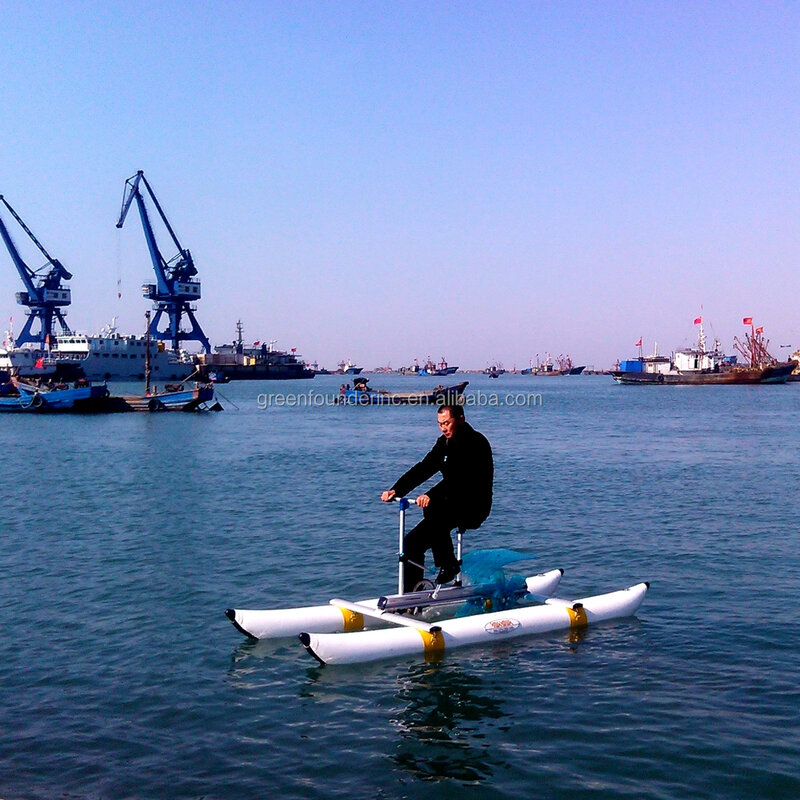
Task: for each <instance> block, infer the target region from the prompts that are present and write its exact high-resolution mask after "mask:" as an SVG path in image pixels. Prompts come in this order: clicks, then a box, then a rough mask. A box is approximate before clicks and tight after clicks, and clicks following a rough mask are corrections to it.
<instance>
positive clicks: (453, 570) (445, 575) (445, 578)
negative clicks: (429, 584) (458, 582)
mask: <svg viewBox="0 0 800 800" xmlns="http://www.w3.org/2000/svg"><path fill="white" fill-rule="evenodd" d="M458 573H459V566H458V564H453V565H452V566H449V567H442V568H441V569H440V570H439V574H438V575H437V576H436V584H437V586H441V585H442V584H443V583H450V581H452V580H454V579H455V578H456V577H457V576H458Z"/></svg>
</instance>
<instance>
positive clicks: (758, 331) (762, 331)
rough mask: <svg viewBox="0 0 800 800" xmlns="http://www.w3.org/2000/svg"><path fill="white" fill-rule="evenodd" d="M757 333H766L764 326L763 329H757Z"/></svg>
mask: <svg viewBox="0 0 800 800" xmlns="http://www.w3.org/2000/svg"><path fill="white" fill-rule="evenodd" d="M756 333H764V328H763V326H762V327H760V328H756Z"/></svg>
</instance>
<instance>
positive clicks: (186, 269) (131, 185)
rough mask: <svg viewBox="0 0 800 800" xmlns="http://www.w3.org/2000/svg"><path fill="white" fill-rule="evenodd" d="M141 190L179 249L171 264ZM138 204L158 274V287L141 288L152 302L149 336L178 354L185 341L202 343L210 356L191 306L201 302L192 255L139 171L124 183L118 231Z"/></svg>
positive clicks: (156, 283) (154, 266)
mask: <svg viewBox="0 0 800 800" xmlns="http://www.w3.org/2000/svg"><path fill="white" fill-rule="evenodd" d="M141 186H144V188H145V189H146V190H147V194H149V195H150V199H151V200H152V202H153V205H154V206H155V208H156V210H157V211H158V213H159V215H160V216H161V219H162V221H163V222H164V226H165V227H166V229H167V231H168V232H169V235H170V236H171V237H172V241H173V242H174V243H175V246H176V247H177V248H178V252H177V254H176V255H174V256H173V257H172V258H171V259H170V260H169V261H167V260H166V259H165V258H164V256H162V255H161V251H160V250H159V249H158V242H157V241H156V236H155V233H154V231H153V226H152V224H151V223H150V216H149V214H148V213H147V206H146V205H145V201H144V196H143V194H142V191H141V188H140V187H141ZM134 199H135V200H136V205H137V206H138V207H139V216H140V217H141V219H142V227H143V228H144V236H145V239H146V240H147V248H148V250H149V251H150V258H151V260H152V262H153V269H154V270H155V274H156V282H155V283H145V284H143V285H142V294H143V295H144V296H145V297H148V298H150V299H151V300H152V301H153V308H154V309H155V312H156V313H155V316H154V317H153V320H152V322H150V328H149V331H150V335H151V336H152V337H153V338H154V339H160V340H167V341H170V342H171V343H172V348H173V349H174V350H178V349H179V348H180V346H181V342H182V341H192V342H200V343H201V344H202V346H203V349H204V350H205V352H206V353H210V352H211V344H210V343H209V341H208V338H207V337H206V335H205V333H203V329H202V328H201V327H200V323H199V322H198V321H197V319H196V318H195V315H194V310H195V309H194V308H193V307H192V305H191V303H192V302H193V301H195V300H199V299H200V281H199V280H196V279H194V276H195V275H197V267H195V265H194V261H193V260H192V254H191V253H190V252H189V251H188V250H187V249H184V248H183V247H181V243H180V242H179V241H178V237H177V236H176V235H175V231H173V230H172V226H171V225H170V224H169V220H168V219H167V217H166V215H165V214H164V211H163V210H162V208H161V205H160V204H159V202H158V200H157V199H156V196H155V194H154V193H153V190H152V188H151V187H150V184H149V183H148V182H147V178H145V177H144V172H142V170H139V171H138V172H137V173H136V174H135V175H134V176H133V177H131V178H128V180H127V181H125V190H124V193H123V196H122V210H121V211H120V215H119V220H118V221H117V227H118V228H121V227H122V225H123V224H124V222H125V217H126V216H127V215H128V210H129V209H130V207H131V203H132V202H133V201H134ZM165 314H166V316H167V318H168V319H169V327H168V328H165V329H164V330H163V331H159V329H158V325H159V321H160V320H161V317H162V316H163V315H165ZM184 317H185V318H186V319H187V320H188V321H189V323H191V329H190V330H188V331H184V330H182V329H181V322H182V321H183V318H184Z"/></svg>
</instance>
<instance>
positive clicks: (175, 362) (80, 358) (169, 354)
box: [7, 323, 196, 381]
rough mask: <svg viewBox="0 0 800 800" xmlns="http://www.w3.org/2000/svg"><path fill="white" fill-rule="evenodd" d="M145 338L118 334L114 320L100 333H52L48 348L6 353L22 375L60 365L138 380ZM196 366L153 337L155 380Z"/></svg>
mask: <svg viewBox="0 0 800 800" xmlns="http://www.w3.org/2000/svg"><path fill="white" fill-rule="evenodd" d="M146 338H147V337H145V336H144V335H140V336H137V335H135V334H119V333H117V331H116V328H115V327H114V325H113V323H112V325H111V326H109V327H107V328H105V329H104V330H103V331H101V332H100V333H99V334H97V335H92V336H90V335H87V334H81V333H70V334H63V335H60V336H53V338H52V341H51V342H50V346H49V347H45V348H42V347H35V346H31V345H23V346H21V347H13V348H9V349H8V351H7V356H8V359H9V361H10V363H11V365H12V366H13V367H14V369H15V370H16V371H17V374H18V375H20V376H21V377H43V376H47V375H52V374H54V373H55V372H56V371H57V370H58V369H59V367H60V368H63V367H76V368H79V369H80V370H82V371H83V374H84V375H85V377H86V378H87V379H88V380H90V381H137V380H142V379H143V378H144V371H145V352H146V349H147V344H146ZM195 369H196V368H195V364H194V363H193V362H192V359H191V357H190V356H188V355H187V354H186V353H184V352H183V351H178V352H176V351H173V350H167V349H165V348H164V344H163V342H157V341H156V340H154V339H152V338H151V339H150V372H151V375H152V377H153V380H161V381H182V380H186V378H188V377H189V376H190V375H191V374H192V373H193V372H195Z"/></svg>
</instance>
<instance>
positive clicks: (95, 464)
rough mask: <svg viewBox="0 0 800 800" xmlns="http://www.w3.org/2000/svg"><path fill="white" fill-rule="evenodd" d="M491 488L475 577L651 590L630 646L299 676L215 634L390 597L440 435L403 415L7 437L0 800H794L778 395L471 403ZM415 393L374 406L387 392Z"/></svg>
mask: <svg viewBox="0 0 800 800" xmlns="http://www.w3.org/2000/svg"><path fill="white" fill-rule="evenodd" d="M468 377H470V379H471V381H472V385H471V388H472V389H476V388H477V389H481V390H482V391H484V392H485V393H487V394H488V393H491V392H496V393H497V394H498V396H499V399H502V397H503V395H504V394H505V393H506V392H508V391H513V392H514V393H516V392H532V393H540V394H541V405H529V406H515V407H509V406H505V407H495V406H486V407H480V408H469V409H468V417H469V419H470V421H471V422H473V423H474V425H475V426H476V427H477V428H478V429H479V430H481V431H483V432H484V433H485V434H486V435H487V436H488V437H489V439H490V440H491V442H492V444H493V447H494V451H495V458H496V464H497V481H496V487H495V490H496V491H495V498H496V499H495V507H494V511H493V515H492V518H491V519H490V521H489V522H488V523H486V525H485V526H484V527H483V528H482V529H481V530H480V531H479V532H478V533H476V534H474V535H473V536H472V537H471V539H470V541H468V543H467V546H468V547H486V546H506V547H514V548H518V549H523V550H527V551H529V552H531V553H533V554H535V556H536V558H535V560H534V561H533V562H532V565H531V567H532V571H540V570H544V569H548V568H551V567H557V566H560V567H563V568H565V570H566V572H565V576H564V579H563V581H562V584H561V592H560V593H561V594H562V595H563V596H568V595H573V596H581V595H587V594H591V593H595V592H602V591H607V590H613V589H617V588H622V587H624V586H628V585H630V584H633V583H636V582H638V581H641V580H649V581H651V590H650V593H649V595H648V597H647V599H646V600H645V603H644V605H643V606H642V608H641V610H640V612H639V614H638V615H637V617H636V618H634V619H629V620H621V621H617V622H613V623H607V624H605V625H599V626H597V627H594V628H590V629H588V630H587V631H586V632H585V633H583V634H582V635H580V636H576V635H574V634H570V633H554V634H549V635H545V636H542V637H534V638H530V639H525V640H515V641H507V642H502V643H495V644H492V645H491V646H485V647H484V646H478V647H473V648H467V649H464V650H457V651H454V652H450V653H447V654H446V655H445V657H444V660H443V661H442V662H440V663H436V664H426V663H424V662H421V661H419V660H414V659H407V660H401V661H383V662H378V663H375V664H370V665H365V666H358V667H327V668H321V667H318V666H316V662H314V661H313V660H312V659H311V658H310V657H309V656H308V655H307V654H306V653H305V651H304V650H303V649H302V647H301V646H300V645H299V643H298V642H295V641H292V640H285V641H281V642H277V643H268V642H256V643H253V642H249V641H247V640H245V639H244V638H243V637H242V636H241V635H240V634H239V633H238V632H237V631H236V630H235V629H234V628H233V626H232V625H231V624H230V623H229V622H228V620H226V619H225V617H224V610H225V609H226V608H227V607H229V606H239V607H269V606H281V605H289V606H291V605H298V604H307V603H320V602H322V603H324V602H326V601H327V600H328V599H329V598H330V597H331V596H334V595H337V596H348V597H353V598H356V597H365V596H375V595H376V594H380V593H384V592H386V591H389V590H391V589H392V588H393V586H394V585H395V582H396V578H395V571H396V563H395V561H396V555H395V552H396V516H395V512H394V510H393V509H392V508H390V507H388V506H385V505H382V504H380V503H379V502H378V501H377V497H378V494H379V493H380V491H381V490H382V489H384V488H386V487H387V486H388V485H390V484H391V483H392V482H393V481H394V479H395V478H396V477H397V476H398V475H399V473H400V471H401V470H403V469H404V468H405V467H406V466H408V465H410V463H412V461H413V460H415V458H416V457H418V456H419V455H421V454H422V453H424V452H425V451H426V450H427V448H428V446H429V445H430V444H432V442H433V440H434V438H435V437H436V435H437V429H436V425H435V418H434V416H433V414H432V412H431V411H430V410H427V409H424V408H402V407H393V408H336V407H330V406H322V405H321V406H318V407H310V408H309V407H300V408H297V407H295V408H290V407H285V406H284V407H276V406H274V405H273V406H272V407H270V408H268V409H264V410H262V409H259V407H258V402H257V401H258V395H259V393H271V394H276V393H281V394H285V393H290V392H294V391H300V392H306V393H307V392H308V391H309V389H311V390H312V391H313V392H315V393H320V394H322V393H325V392H330V393H331V394H334V393H335V392H336V390H337V389H338V385H339V382H340V381H339V379H337V378H335V377H330V378H316V379H315V380H314V381H313V382H301V383H298V384H275V383H265V382H260V383H249V384H248V383H238V384H230V385H228V386H225V387H222V392H223V395H224V399H227V403H226V405H227V410H226V412H225V413H223V414H217V415H210V416H205V417H203V416H190V415H153V416H145V415H141V416H140V415H120V416H107V417H75V418H69V417H63V418H56V417H27V416H16V415H15V416H13V417H3V418H2V419H0V431H2V439H3V442H4V445H5V447H4V451H5V454H6V458H5V481H4V488H5V503H4V505H3V509H4V514H3V516H4V523H3V533H4V535H3V540H2V549H1V550H0V564H1V565H2V581H3V588H2V592H0V620H1V621H2V639H0V727H1V728H2V731H3V735H2V737H0V797H3V798H6V800H13V799H14V798H53V797H62V798H115V799H116V798H165V799H166V798H171V799H173V798H201V797H203V798H246V797H259V796H263V795H264V794H266V793H267V792H271V793H275V795H276V796H279V797H281V798H316V797H319V798H340V797H341V798H362V797H363V798H428V797H430V798H433V797H442V796H458V797H460V798H473V797H474V798H478V797H480V798H487V797H489V798H512V797H513V798H518V797H520V796H523V795H524V796H532V797H536V798H539V799H541V798H570V800H576V798H608V797H636V798H657V799H658V800H662V799H667V798H668V799H670V800H672V799H673V798H675V799H676V800H677V799H678V798H681V800H682V799H683V798H706V797H707V798H793V797H797V796H800V777H799V776H798V773H799V769H798V763H800V726H799V725H798V721H797V708H798V707H799V706H800V691H798V688H797V669H798V651H799V650H800V624H799V623H798V619H799V615H798V610H797V596H798V593H800V578H799V577H798V566H800V564H799V563H798V562H800V558H799V557H798V533H797V522H796V520H797V513H796V511H795V502H796V498H797V497H798V496H800V472H799V471H798V469H797V466H796V460H797V452H798V445H799V444H800V433H799V432H798V426H797V407H798V402H800V386H798V385H790V386H783V387H781V386H777V387H686V388H680V387H621V386H616V385H615V384H613V382H612V381H611V380H610V378H605V377H591V376H581V377H570V378H545V379H537V378H529V377H523V376H511V375H507V376H503V377H502V378H500V379H499V380H497V381H490V380H489V379H488V378H485V377H483V376H468ZM422 380H423V379H412V378H398V377H387V378H382V377H381V376H374V377H373V378H372V379H371V382H372V383H373V384H375V385H376V386H381V385H384V386H389V387H393V388H408V387H409V386H410V385H413V386H414V387H416V386H417V385H422Z"/></svg>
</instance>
